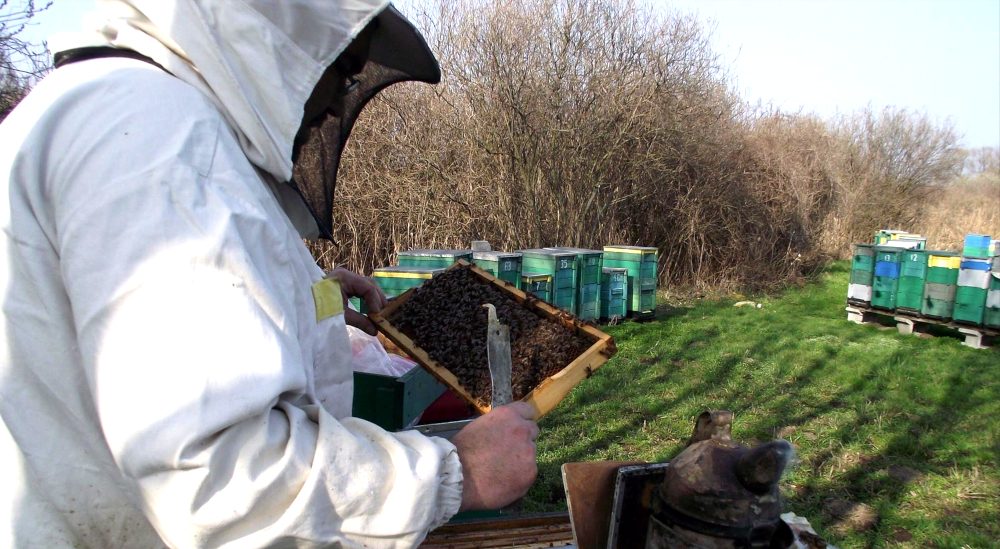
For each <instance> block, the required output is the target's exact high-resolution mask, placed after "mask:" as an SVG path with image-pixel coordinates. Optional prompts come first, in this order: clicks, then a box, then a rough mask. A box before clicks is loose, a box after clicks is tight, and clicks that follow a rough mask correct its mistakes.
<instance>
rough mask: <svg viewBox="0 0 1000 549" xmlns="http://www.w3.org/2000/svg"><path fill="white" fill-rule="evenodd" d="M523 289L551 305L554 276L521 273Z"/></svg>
mask: <svg viewBox="0 0 1000 549" xmlns="http://www.w3.org/2000/svg"><path fill="white" fill-rule="evenodd" d="M521 289H522V290H524V291H525V292H527V293H530V294H533V295H534V296H535V297H537V298H538V299H541V300H542V301H544V302H546V303H551V302H552V300H551V291H552V275H550V274H545V273H532V272H530V271H521Z"/></svg>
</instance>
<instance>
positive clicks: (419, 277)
mask: <svg viewBox="0 0 1000 549" xmlns="http://www.w3.org/2000/svg"><path fill="white" fill-rule="evenodd" d="M443 271H444V269H443V268H440V267H438V268H425V267H403V266H399V267H380V268H378V269H375V271H374V272H372V278H373V279H375V284H378V287H379V288H382V292H384V293H385V294H386V296H389V295H399V294H401V293H403V292H405V291H406V290H409V289H410V288H416V287H417V286H419V285H421V284H423V283H424V281H425V280H430V279H431V277H433V276H434V275H436V274H437V273H440V272H443Z"/></svg>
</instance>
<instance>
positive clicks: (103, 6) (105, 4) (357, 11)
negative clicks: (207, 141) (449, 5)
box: [49, 0, 441, 238]
mask: <svg viewBox="0 0 1000 549" xmlns="http://www.w3.org/2000/svg"><path fill="white" fill-rule="evenodd" d="M97 5H98V9H99V11H98V12H96V13H93V14H88V16H87V17H86V18H85V20H84V27H85V32H84V33H77V34H70V35H61V36H56V37H53V38H52V40H50V42H49V45H50V48H51V49H52V52H53V53H54V54H58V53H59V52H60V51H68V50H71V49H74V48H81V47H92V46H111V47H115V48H122V49H130V50H133V51H137V52H139V53H141V54H143V55H145V56H147V57H149V58H151V59H152V60H153V61H155V62H156V63H157V64H159V65H160V66H162V67H163V68H164V69H166V70H167V71H168V72H170V73H171V74H173V75H174V76H176V77H177V78H180V79H181V80H184V81H185V82H187V83H189V84H191V85H192V86H194V87H196V88H198V89H199V90H201V91H202V92H203V93H205V95H206V96H207V97H208V98H209V99H210V100H211V101H212V102H213V103H214V104H215V105H216V107H218V109H219V111H220V112H221V113H222V115H223V116H224V117H225V118H226V121H227V122H228V124H229V126H230V127H231V129H232V130H233V132H234V134H235V135H236V137H237V139H238V140H239V142H240V147H241V149H242V150H243V152H244V154H246V157H247V158H248V159H249V160H250V162H252V163H253V164H254V165H255V166H257V168H259V169H260V170H262V171H264V172H267V173H269V174H271V175H272V176H273V179H274V180H275V181H277V182H280V184H279V185H278V186H277V187H276V188H275V190H276V195H277V197H278V200H279V202H281V203H282V207H283V208H284V209H285V212H286V213H288V215H289V218H290V219H291V220H292V222H293V224H294V225H295V226H296V228H297V229H298V230H299V232H300V233H302V234H303V236H315V235H316V234H317V230H316V229H317V227H316V226H315V225H318V226H319V227H318V229H319V230H318V234H319V235H320V236H326V237H327V238H330V233H331V226H332V210H333V193H334V189H335V187H336V183H337V168H338V167H339V165H340V155H341V152H342V151H343V149H344V145H345V144H346V143H347V138H348V137H349V136H350V134H351V128H352V127H353V126H354V121H355V120H356V119H357V117H358V114H359V113H360V112H361V110H362V109H363V108H364V106H365V105H366V104H367V103H368V101H369V100H371V98H372V97H374V96H375V94H377V93H378V92H379V91H381V90H382V89H384V88H385V87H386V86H389V85H391V84H394V83H396V82H403V81H407V80H419V81H423V82H429V83H436V82H438V81H439V80H440V77H441V72H440V68H439V67H438V64H437V61H436V60H435V59H434V55H433V54H432V53H431V51H430V49H429V48H428V47H427V44H426V42H425V41H424V39H423V38H422V37H421V36H420V33H419V32H417V30H416V29H415V28H414V27H413V25H411V24H410V23H409V22H408V21H407V20H406V19H405V18H404V17H403V16H402V15H400V13H399V12H398V11H396V9H395V8H393V7H392V6H391V5H390V4H389V2H388V0H98V2H97ZM359 39H360V41H361V42H363V43H358V41H359ZM335 66H339V69H337V68H331V67H335ZM353 73H356V74H353ZM338 75H339V76H340V77H342V78H341V80H340V81H339V82H338V81H337V80H338ZM331 82H332V85H330V86H325V85H324V83H325V84H331ZM327 90H329V93H330V95H331V97H329V103H327V104H328V105H333V106H334V107H335V108H333V109H327V108H325V105H324V101H325V100H326V98H325V97H324V96H323V93H325V91H327ZM307 102H309V103H311V104H312V105H314V106H315V105H318V106H319V108H318V110H317V111H316V113H318V114H316V116H314V117H309V119H308V120H305V123H306V125H307V126H308V127H309V129H311V130H312V131H309V132H301V131H300V130H301V128H302V126H303V122H304V120H303V112H304V106H305V105H306V103H307ZM341 106H342V108H341ZM307 135H308V138H307V137H306V136H307ZM293 151H299V152H300V154H294V156H295V157H296V159H297V160H299V162H298V165H296V166H295V168H294V173H295V177H294V178H293V177H292V174H293V163H292V158H293ZM300 197H301V199H300ZM313 221H315V223H313Z"/></svg>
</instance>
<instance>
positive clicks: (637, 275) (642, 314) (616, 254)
mask: <svg viewBox="0 0 1000 549" xmlns="http://www.w3.org/2000/svg"><path fill="white" fill-rule="evenodd" d="M656 254H657V250H656V248H647V247H641V246H605V247H604V266H605V267H609V268H623V269H628V281H627V284H626V286H627V287H626V292H628V293H627V294H626V303H627V307H628V312H629V314H630V315H632V316H635V317H639V318H649V317H652V316H654V315H655V314H656Z"/></svg>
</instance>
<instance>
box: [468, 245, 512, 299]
mask: <svg viewBox="0 0 1000 549" xmlns="http://www.w3.org/2000/svg"><path fill="white" fill-rule="evenodd" d="M472 262H473V263H474V264H475V265H476V267H479V268H480V269H482V270H484V271H486V272H488V273H490V274H491V275H493V276H495V277H497V278H499V279H500V280H503V281H506V282H510V283H511V284H513V285H514V287H515V288H517V289H518V290H520V289H521V254H519V253H513V252H472Z"/></svg>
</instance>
